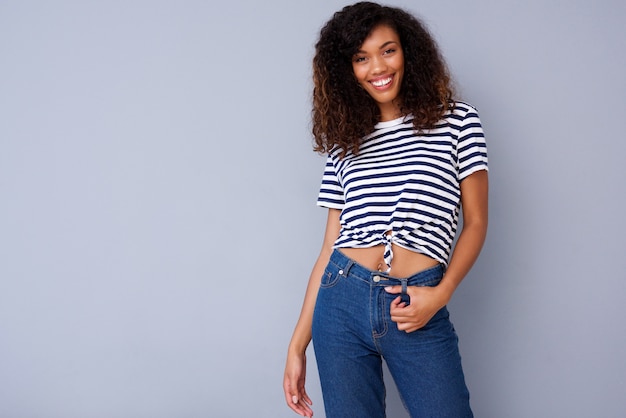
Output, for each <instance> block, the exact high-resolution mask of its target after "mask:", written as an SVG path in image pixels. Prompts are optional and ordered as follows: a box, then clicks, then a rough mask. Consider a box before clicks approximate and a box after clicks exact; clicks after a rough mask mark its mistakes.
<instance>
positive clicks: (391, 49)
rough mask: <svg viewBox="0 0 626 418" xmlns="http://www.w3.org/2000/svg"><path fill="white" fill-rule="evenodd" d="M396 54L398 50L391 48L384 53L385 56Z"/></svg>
mask: <svg viewBox="0 0 626 418" xmlns="http://www.w3.org/2000/svg"><path fill="white" fill-rule="evenodd" d="M394 52H396V50H395V49H393V48H389V49H388V50H386V51H385V52H384V54H385V55H387V54H393V53H394Z"/></svg>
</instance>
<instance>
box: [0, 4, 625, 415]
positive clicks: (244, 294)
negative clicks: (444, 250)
mask: <svg viewBox="0 0 626 418" xmlns="http://www.w3.org/2000/svg"><path fill="white" fill-rule="evenodd" d="M345 4H348V2H345V1H330V0H326V1H316V2H312V1H310V2H306V3H301V2H295V1H292V0H270V1H267V2H257V1H252V0H248V1H246V0H232V1H228V2H219V3H217V2H215V3H213V2H209V1H147V0H146V1H106V2H105V1H101V2H95V1H69V0H60V1H56V2H47V1H0V199H1V200H0V416H1V417H3V418H4V417H9V418H19V417H29V418H36V417H46V418H53V417H64V418H73V417H76V418H89V417H103V418H105V417H106V418H115V417H137V418H139V417H150V418H158V417H244V416H260V417H291V416H295V415H293V414H292V413H291V412H290V411H289V410H288V409H287V407H286V406H285V405H284V401H283V393H282V388H281V386H282V373H283V364H284V355H285V350H286V347H287V344H288V341H289V338H290V335H291V331H292V329H293V326H294V324H295V321H296V318H297V315H298V313H299V309H300V304H301V300H302V296H303V294H304V288H305V284H306V280H307V278H308V274H309V271H310V268H311V266H312V264H313V261H314V259H315V257H316V255H317V252H318V249H319V246H320V244H321V238H322V232H323V226H324V225H323V224H324V220H325V213H324V210H323V209H318V208H317V207H316V206H315V198H316V193H317V188H318V183H319V180H320V177H321V170H322V166H323V163H324V159H323V157H321V156H317V155H316V154H314V153H313V152H312V151H311V150H310V144H311V137H310V134H309V128H310V126H309V111H310V90H311V83H310V60H311V58H312V54H313V44H314V42H315V40H316V37H317V33H318V31H319V28H320V26H321V25H322V24H323V23H324V22H325V21H326V20H327V19H328V18H329V17H330V16H331V14H332V13H333V12H334V11H335V10H337V9H339V8H340V7H342V6H343V5H345ZM394 4H395V5H399V6H403V7H407V8H408V9H409V10H411V11H413V12H415V13H417V14H418V15H420V16H422V17H423V18H424V19H425V21H426V22H427V23H428V25H429V27H430V28H431V30H432V31H433V33H434V35H435V37H436V38H437V40H438V41H439V43H440V45H441V47H442V49H443V51H444V53H445V56H446V58H447V60H448V62H449V64H450V67H451V69H452V71H453V73H454V75H455V77H456V80H457V84H458V89H459V92H460V96H461V98H463V99H465V100H467V101H469V102H471V103H473V104H474V105H476V106H477V107H478V109H479V112H480V114H481V117H482V120H483V123H484V126H485V131H486V133H487V138H488V146H489V152H490V167H491V202H490V211H491V212H490V215H491V219H490V222H491V223H490V232H489V236H488V239H487V242H486V244H485V248H484V251H483V253H482V256H481V258H480V260H479V261H478V263H477V265H476V266H475V268H474V269H473V271H472V272H471V274H470V275H469V276H468V277H467V278H466V280H465V282H464V283H463V284H462V285H461V287H460V288H459V290H458V291H457V293H456V294H455V297H454V300H453V302H452V304H451V311H452V315H453V320H454V321H455V324H456V328H457V330H458V333H459V335H460V338H461V350H462V354H463V358H464V364H465V369H466V374H467V380H468V383H469V386H470V390H471V393H472V402H473V407H474V409H475V413H476V416H477V417H496V418H500V417H520V418H526V417H589V418H592V417H594V418H595V417H623V416H624V414H625V413H626V412H625V411H626V361H624V357H623V355H624V352H625V349H626V325H625V323H626V321H625V320H624V318H625V317H626V307H625V304H624V296H626V292H625V290H626V280H625V273H624V272H625V271H626V261H625V260H626V257H625V256H624V255H623V252H624V247H625V246H624V244H623V240H624V235H625V234H626V225H625V219H626V217H624V214H623V210H624V203H625V201H626V199H625V194H624V181H625V180H626V169H625V168H624V164H623V160H624V154H625V152H626V145H625V143H624V128H623V124H624V115H625V114H626V102H625V99H624V97H625V96H626V94H625V93H626V82H625V78H624V74H625V73H626V57H625V52H624V51H625V50H624V39H625V37H626V29H625V26H624V22H625V21H626V3H625V2H623V1H617V0H616V1H608V0H605V1H597V2H589V1H545V0H542V1H525V2H517V1H515V2H513V1H487V0H483V1H474V2H453V3H452V2H441V1H397V2H395V3H394ZM309 356H310V359H311V361H310V363H309V379H308V382H309V384H308V389H309V393H310V394H311V396H312V397H313V399H314V401H315V411H316V416H323V415H324V414H323V408H322V400H321V394H320V391H319V382H318V381H317V377H316V373H317V372H316V369H315V363H314V361H313V353H312V350H309ZM388 409H389V416H390V417H392V418H393V417H403V416H405V414H404V413H403V412H402V407H401V405H400V404H399V401H398V398H397V395H396V394H395V390H394V388H393V386H391V388H390V390H389V406H388Z"/></svg>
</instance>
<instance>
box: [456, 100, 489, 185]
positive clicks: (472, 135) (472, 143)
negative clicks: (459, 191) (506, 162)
mask: <svg viewBox="0 0 626 418" xmlns="http://www.w3.org/2000/svg"><path fill="white" fill-rule="evenodd" d="M457 157H458V177H459V181H461V180H463V179H464V178H465V177H467V176H469V175H470V174H472V173H475V172H476V171H480V170H489V167H488V159H487V143H486V142H485V135H484V133H483V127H482V125H481V123H480V118H479V117H478V113H477V112H476V109H474V108H473V107H471V106H468V111H467V113H466V114H465V117H464V118H463V121H462V123H461V126H460V130H459V138H458V144H457Z"/></svg>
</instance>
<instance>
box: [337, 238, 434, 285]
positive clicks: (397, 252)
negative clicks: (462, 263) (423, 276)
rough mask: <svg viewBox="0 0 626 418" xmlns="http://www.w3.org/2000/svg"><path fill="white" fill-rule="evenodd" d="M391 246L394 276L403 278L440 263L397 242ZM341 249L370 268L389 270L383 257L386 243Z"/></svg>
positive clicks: (392, 272)
mask: <svg viewBox="0 0 626 418" xmlns="http://www.w3.org/2000/svg"><path fill="white" fill-rule="evenodd" d="M391 248H392V250H393V261H392V263H391V264H393V266H392V268H391V271H390V272H389V274H390V275H391V276H393V277H397V278H400V279H402V278H405V277H409V276H412V275H414V274H415V273H419V272H420V271H422V270H426V269H428V268H430V267H434V266H436V265H437V264H439V261H437V260H435V259H434V258H431V257H429V256H427V255H424V254H421V253H417V252H415V251H411V250H407V249H406V248H403V247H399V246H397V245H395V244H392V247H391ZM339 251H341V252H342V253H343V254H345V255H346V256H347V257H349V258H351V259H352V260H354V261H356V262H357V263H359V264H360V265H362V266H363V267H367V268H368V269H370V270H378V271H383V272H384V271H387V268H388V266H387V264H385V261H384V259H383V254H384V251H385V246H384V245H376V246H374V247H368V248H340V249H339Z"/></svg>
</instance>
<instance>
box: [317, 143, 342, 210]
mask: <svg viewBox="0 0 626 418" xmlns="http://www.w3.org/2000/svg"><path fill="white" fill-rule="evenodd" d="M344 203H345V200H344V197H343V187H342V186H341V183H340V181H339V176H338V175H337V171H336V167H335V163H334V157H333V155H332V154H329V155H328V158H327V159H326V166H325V167H324V175H323V176H322V184H321V185H320V192H319V195H318V196H317V206H321V207H324V208H328V209H343V205H344Z"/></svg>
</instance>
